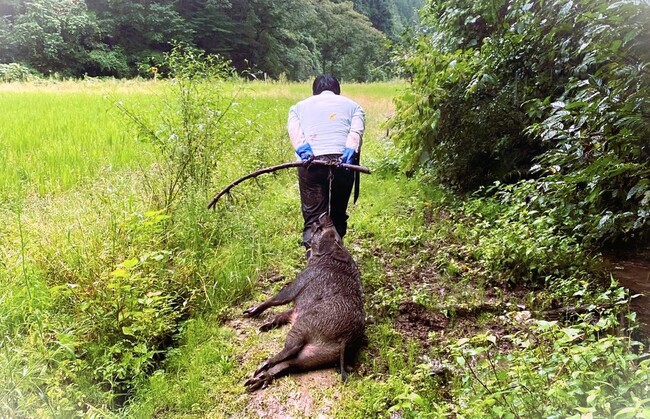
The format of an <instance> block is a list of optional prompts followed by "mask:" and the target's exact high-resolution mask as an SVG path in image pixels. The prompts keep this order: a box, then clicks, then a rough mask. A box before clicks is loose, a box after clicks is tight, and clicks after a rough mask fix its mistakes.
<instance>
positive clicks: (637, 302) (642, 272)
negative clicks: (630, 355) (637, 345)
mask: <svg viewBox="0 0 650 419" xmlns="http://www.w3.org/2000/svg"><path fill="white" fill-rule="evenodd" d="M607 260H608V261H609V263H610V265H611V268H610V269H611V272H612V275H613V276H614V278H616V280H617V281H618V282H620V283H621V285H622V286H624V287H625V288H628V289H629V290H630V294H631V295H635V294H638V295H639V296H638V297H636V298H634V299H632V302H631V303H630V309H631V310H632V311H634V312H636V315H637V319H638V320H639V322H640V323H641V324H640V326H639V334H640V335H641V336H640V337H642V338H644V339H650V249H646V250H644V251H642V252H639V253H635V254H633V255H630V254H615V255H608V256H607Z"/></svg>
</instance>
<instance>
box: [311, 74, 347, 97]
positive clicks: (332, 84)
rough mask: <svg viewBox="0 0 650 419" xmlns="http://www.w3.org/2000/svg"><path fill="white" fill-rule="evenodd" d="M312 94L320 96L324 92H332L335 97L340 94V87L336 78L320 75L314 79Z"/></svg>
mask: <svg viewBox="0 0 650 419" xmlns="http://www.w3.org/2000/svg"><path fill="white" fill-rule="evenodd" d="M311 90H312V92H313V93H314V95H320V94H321V93H323V92H324V91H325V90H329V91H330V92H334V94H336V95H340V94H341V85H340V84H339V81H338V80H337V79H336V77H334V76H331V75H329V74H321V75H320V76H318V77H316V78H315V79H314V84H313V85H312V89H311Z"/></svg>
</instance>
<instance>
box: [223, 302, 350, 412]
mask: <svg viewBox="0 0 650 419" xmlns="http://www.w3.org/2000/svg"><path fill="white" fill-rule="evenodd" d="M272 314H273V310H269V312H268V313H264V314H263V315H262V316H260V318H258V319H248V318H244V317H240V318H235V319H233V320H230V321H228V322H227V323H226V326H227V327H229V328H231V329H232V330H233V331H234V333H235V337H236V339H237V341H238V343H239V345H240V347H241V348H250V349H249V350H248V351H246V352H244V351H243V350H242V353H243V357H242V359H241V365H242V368H243V369H245V370H246V371H250V374H252V372H253V371H255V369H256V368H257V367H258V366H259V364H260V363H262V362H263V361H264V360H265V359H266V358H268V357H269V356H272V355H275V354H276V353H277V352H279V351H280V350H281V349H282V347H283V346H284V339H285V336H286V334H287V331H288V330H289V326H285V327H282V328H280V329H277V330H272V331H270V332H266V333H261V332H259V331H258V330H257V329H258V327H259V326H260V325H261V324H262V323H263V322H264V320H263V319H266V318H269V317H270V316H271V315H272ZM342 388H343V384H342V383H341V380H340V376H339V375H338V374H337V373H336V371H335V370H334V368H329V369H323V370H318V371H310V372H307V373H294V374H290V375H289V376H285V377H282V378H280V379H278V380H275V381H274V382H273V383H271V385H270V386H269V387H267V388H265V389H261V390H258V391H256V392H253V393H250V394H247V395H246V397H247V400H246V406H245V408H244V410H243V411H242V412H239V413H238V415H237V417H238V418H274V419H289V418H329V417H332V415H333V412H334V410H335V407H336V405H337V404H338V402H339V401H340V399H341V390H342Z"/></svg>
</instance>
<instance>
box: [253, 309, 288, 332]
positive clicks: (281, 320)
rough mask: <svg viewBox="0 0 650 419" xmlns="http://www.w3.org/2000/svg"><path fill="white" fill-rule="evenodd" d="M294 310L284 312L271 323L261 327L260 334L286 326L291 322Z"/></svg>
mask: <svg viewBox="0 0 650 419" xmlns="http://www.w3.org/2000/svg"><path fill="white" fill-rule="evenodd" d="M293 310H294V309H291V310H287V311H284V312H282V313H280V314H278V315H276V316H275V317H273V318H272V319H271V321H269V322H267V323H264V324H263V325H262V326H260V332H268V331H269V330H271V329H275V328H276V327H280V326H284V325H285V324H287V323H289V322H290V321H291V316H293Z"/></svg>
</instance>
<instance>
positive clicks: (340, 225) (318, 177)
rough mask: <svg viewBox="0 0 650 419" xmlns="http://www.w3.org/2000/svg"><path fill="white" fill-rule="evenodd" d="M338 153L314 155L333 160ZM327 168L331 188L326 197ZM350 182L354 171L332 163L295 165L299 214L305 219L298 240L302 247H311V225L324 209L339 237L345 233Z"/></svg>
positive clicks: (328, 182)
mask: <svg viewBox="0 0 650 419" xmlns="http://www.w3.org/2000/svg"><path fill="white" fill-rule="evenodd" d="M339 157H340V155H339V154H333V155H331V154H330V155H325V156H318V157H317V159H318V160H327V161H332V160H337V159H338V158H339ZM330 170H331V173H332V176H333V178H332V191H331V200H330V190H329V188H330V186H329V185H330V180H329V176H330ZM353 184H354V172H352V171H350V170H346V169H340V168H337V167H335V166H329V167H327V166H301V167H299V168H298V185H299V186H300V202H301V208H302V217H303V219H304V221H305V224H304V227H303V231H302V242H303V244H304V245H305V247H306V248H310V247H311V225H312V224H313V223H314V222H316V221H317V220H318V217H320V215H321V214H323V213H324V212H327V211H328V207H329V212H330V217H331V218H332V221H333V222H334V227H336V231H337V232H338V233H339V236H341V237H343V236H345V233H346V231H347V228H348V222H347V220H348V214H347V208H348V201H349V200H350V194H351V193H352V186H353Z"/></svg>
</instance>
